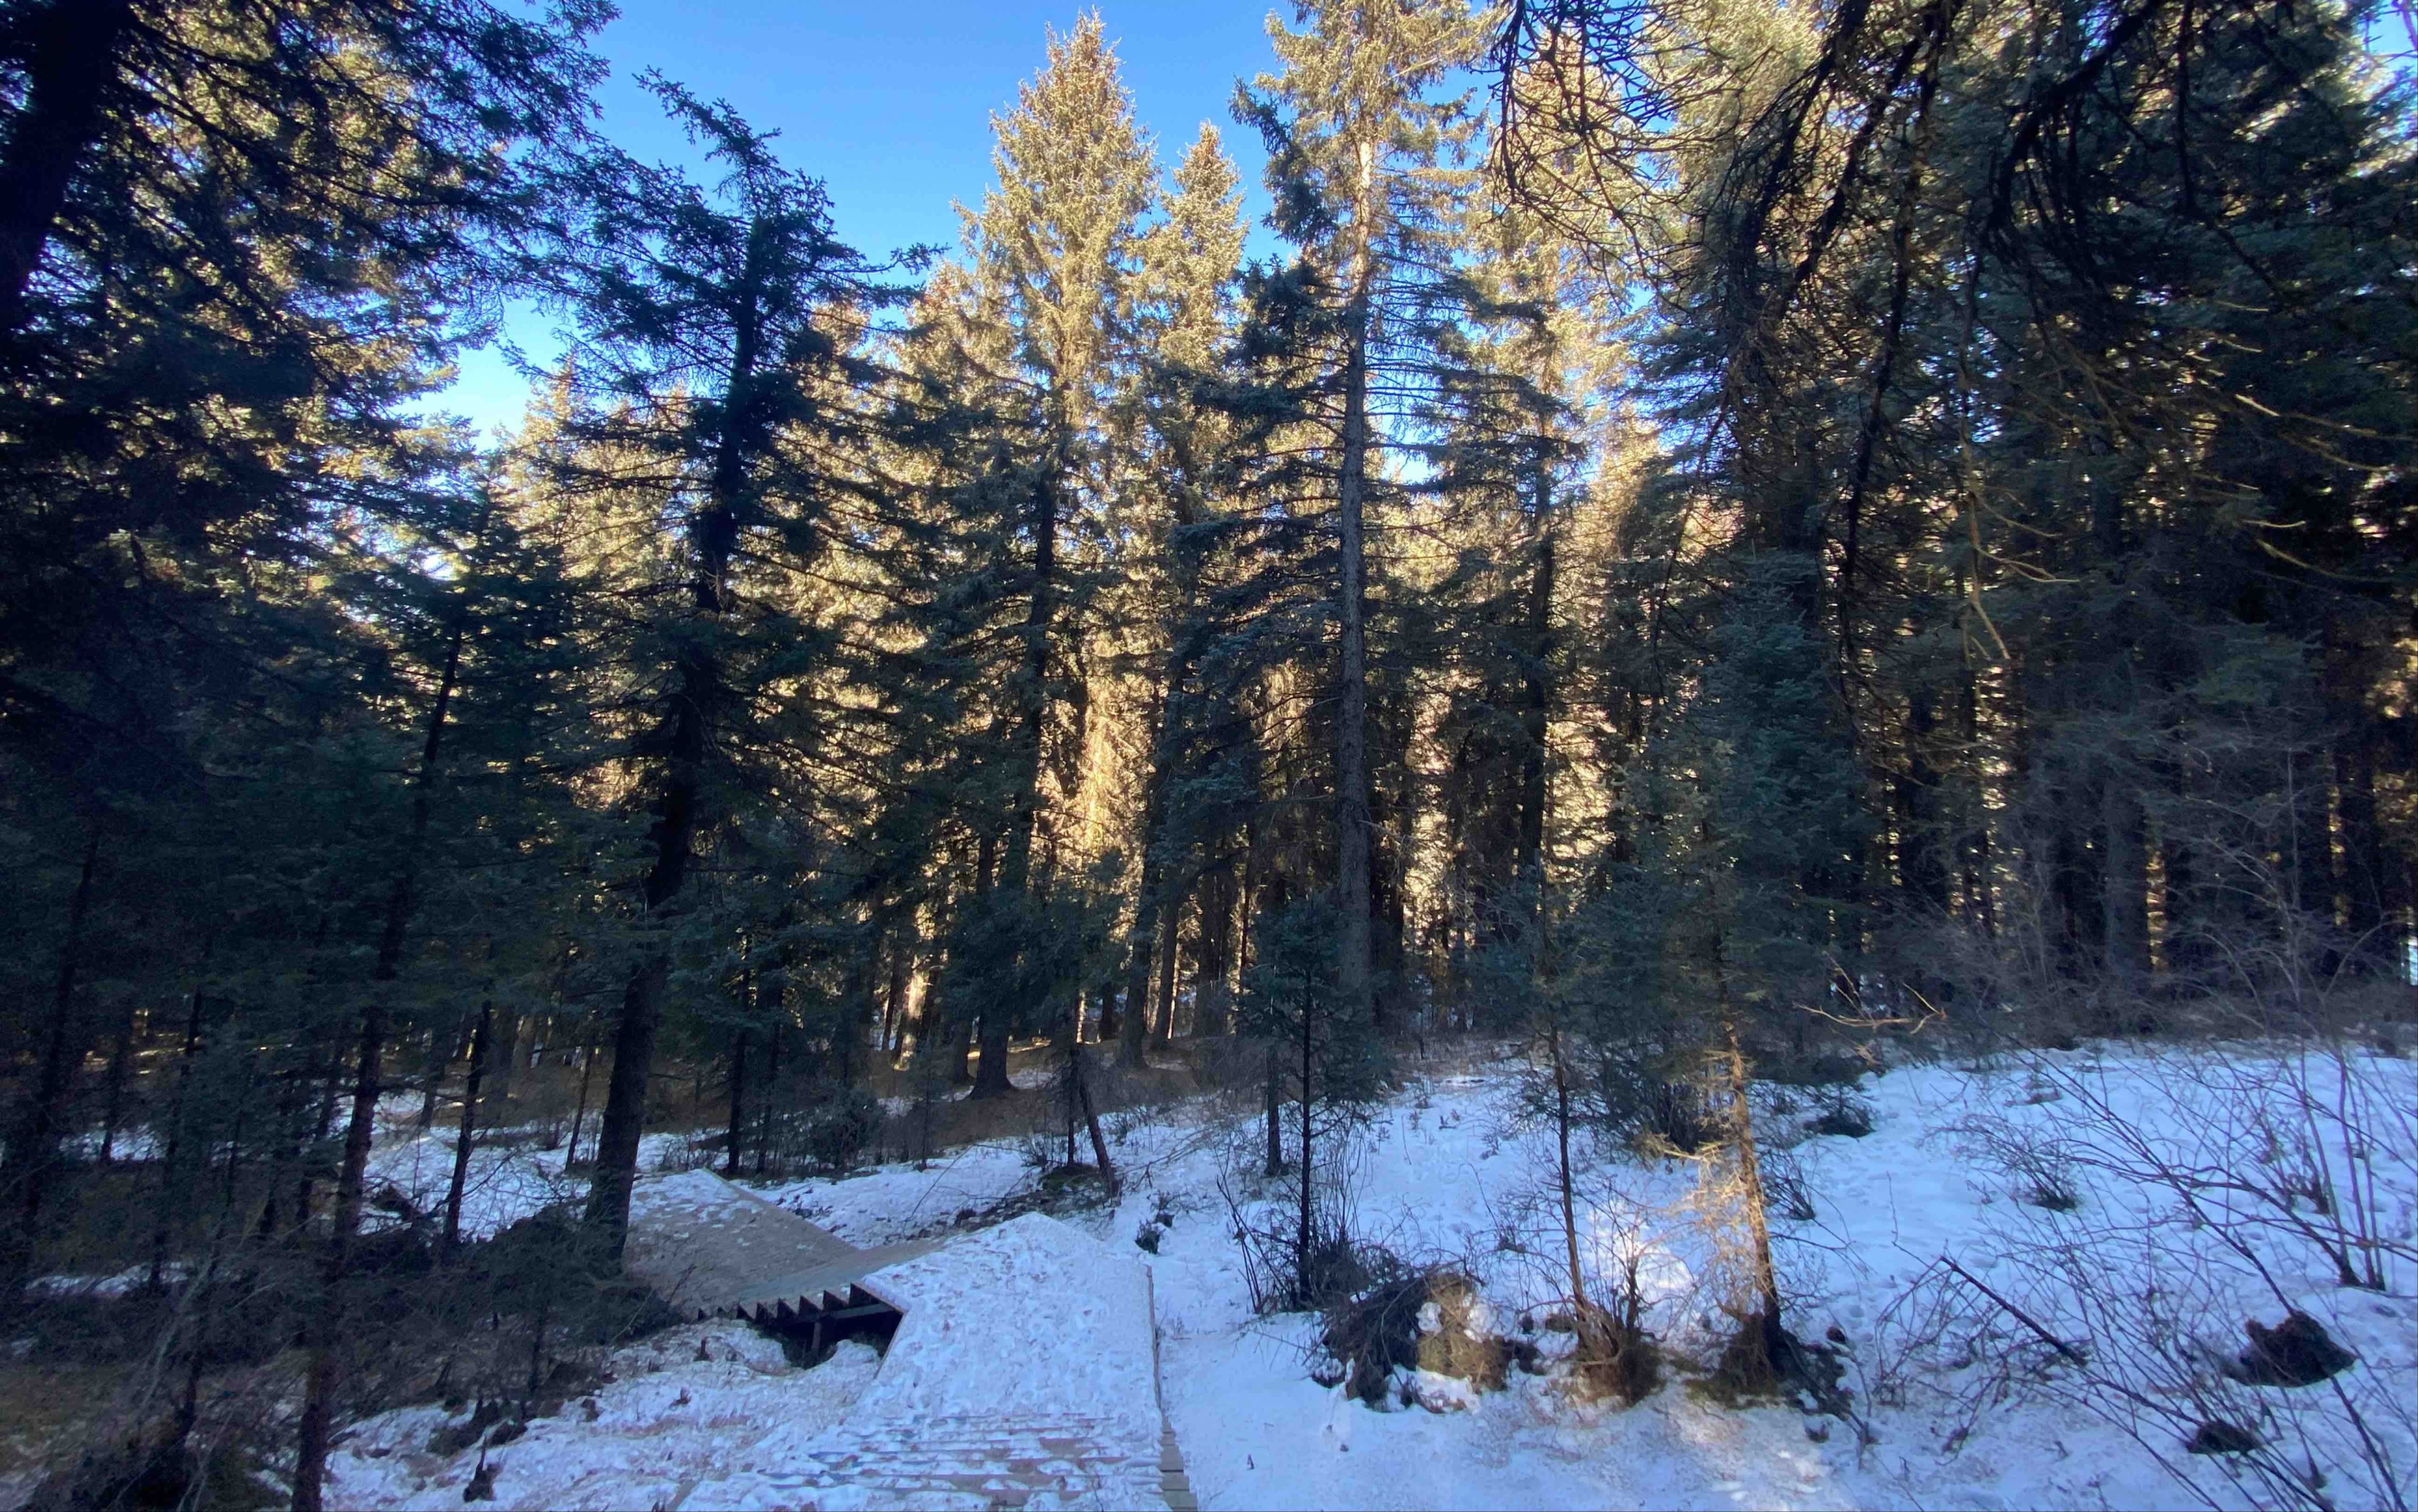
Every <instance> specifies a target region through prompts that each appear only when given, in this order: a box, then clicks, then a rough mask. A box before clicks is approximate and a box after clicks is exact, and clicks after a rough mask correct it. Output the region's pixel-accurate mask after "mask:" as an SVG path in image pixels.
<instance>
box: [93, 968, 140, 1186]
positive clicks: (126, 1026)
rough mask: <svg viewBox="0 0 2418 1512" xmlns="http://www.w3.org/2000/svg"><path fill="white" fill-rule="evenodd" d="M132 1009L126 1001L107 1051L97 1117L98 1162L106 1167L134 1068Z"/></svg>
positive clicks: (120, 1120) (122, 1117)
mask: <svg viewBox="0 0 2418 1512" xmlns="http://www.w3.org/2000/svg"><path fill="white" fill-rule="evenodd" d="M134 1016H135V1007H134V1004H133V1002H132V1001H131V1000H129V1001H128V1003H127V1004H126V1013H125V1015H124V1016H122V1017H120V1018H119V1019H118V1021H117V1037H116V1040H115V1044H113V1045H112V1046H111V1047H110V1051H109V1100H108V1101H107V1102H106V1103H105V1104H103V1105H102V1107H101V1114H100V1163H101V1164H102V1165H104V1166H106V1165H108V1164H109V1163H110V1161H111V1160H112V1158H113V1157H114V1155H115V1147H116V1144H117V1130H118V1127H119V1125H120V1124H121V1123H124V1122H125V1119H126V1082H127V1077H128V1074H129V1073H130V1071H131V1070H132V1069H133V1065H134Z"/></svg>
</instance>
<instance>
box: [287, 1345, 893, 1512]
mask: <svg viewBox="0 0 2418 1512" xmlns="http://www.w3.org/2000/svg"><path fill="white" fill-rule="evenodd" d="M700 1346H702V1348H703V1351H704V1352H705V1353H707V1354H708V1355H710V1356H711V1358H710V1359H707V1360H699V1359H698V1358H697V1357H696V1356H697V1354H698V1352H699V1348H700ZM607 1369H608V1373H609V1374H611V1375H612V1376H613V1377H615V1379H614V1380H613V1381H611V1382H609V1383H607V1384H605V1385H603V1386H601V1387H599V1388H598V1389H597V1390H596V1391H595V1392H594V1393H593V1394H591V1395H590V1396H589V1397H587V1398H585V1399H584V1402H583V1401H574V1402H573V1403H571V1404H569V1405H567V1406H566V1408H565V1409H564V1411H563V1412H562V1413H560V1414H559V1416H555V1417H546V1418H540V1419H538V1420H537V1421H535V1422H533V1423H531V1424H530V1425H529V1426H528V1432H527V1433H526V1434H524V1435H523V1436H521V1437H520V1438H518V1439H516V1440H514V1441H513V1442H512V1443H507V1444H504V1445H502V1446H500V1447H498V1448H495V1449H490V1450H485V1451H483V1455H484V1459H485V1460H486V1461H487V1462H488V1463H489V1464H490V1465H492V1466H493V1467H495V1469H496V1478H495V1492H496V1500H495V1503H494V1504H495V1505H496V1506H497V1507H499V1508H506V1507H532V1508H534V1507H566V1508H591V1507H593V1508H614V1507H644V1506H666V1505H671V1504H676V1503H677V1502H678V1500H679V1498H680V1497H681V1495H682V1494H684V1493H685V1492H686V1491H688V1490H689V1489H691V1488H693V1487H694V1486H695V1485H696V1483H697V1482H698V1481H700V1480H702V1479H704V1478H705V1477H706V1476H707V1475H709V1474H727V1473H729V1472H731V1471H733V1470H752V1469H758V1468H763V1469H777V1468H779V1467H780V1465H781V1463H782V1461H781V1459H779V1458H778V1456H779V1454H780V1452H781V1451H780V1445H782V1444H785V1443H787V1442H788V1437H787V1436H788V1435H795V1434H799V1433H808V1434H811V1433H813V1432H815V1431H816V1430H818V1429H820V1428H826V1427H829V1426H830V1425H832V1424H834V1423H836V1422H838V1421H840V1419H841V1418H842V1417H843V1416H844V1415H845V1414H846V1413H847V1411H848V1409H849V1406H850V1405H851V1404H852V1403H853V1402H854V1401H855V1400H856V1398H857V1397H858V1395H859V1394H860V1393H862V1392H863V1391H864V1390H865V1386H866V1385H867V1384H868V1383H870V1382H872V1380H873V1379H874V1377H875V1374H876V1372H877V1371H878V1370H879V1369H880V1355H878V1354H877V1353H876V1352H874V1350H873V1349H872V1347H871V1346H869V1345H866V1344H862V1343H858V1342H855V1341H853V1340H850V1341H848V1342H845V1343H842V1344H841V1345H840V1346H839V1348H838V1350H837V1351H836V1352H834V1354H833V1356H832V1358H830V1359H829V1360H827V1361H825V1362H824V1363H823V1364H821V1365H819V1366H817V1367H814V1368H813V1369H811V1370H800V1369H797V1368H794V1367H790V1366H789V1365H788V1364H787V1363H785V1361H784V1360H783V1358H782V1354H781V1348H780V1346H779V1345H778V1344H777V1343H776V1342H774V1341H773V1340H771V1339H768V1338H766V1337H764V1336H762V1335H760V1334H758V1333H757V1332H756V1331H755V1330H753V1329H751V1328H749V1327H747V1326H746V1325H744V1324H742V1323H734V1322H712V1323H697V1324H693V1325H690V1326H687V1327H683V1328H675V1329H671V1330H669V1331H667V1332H665V1333H662V1334H658V1335H655V1336H653V1337H651V1338H649V1339H647V1340H646V1341H644V1342H643V1343H640V1344H637V1345H635V1346H633V1347H631V1348H628V1349H623V1350H620V1351H617V1352H615V1353H614V1354H613V1356H612V1358H611V1362H610V1364H609V1366H608V1367H607ZM590 1404H592V1409H593V1415H592V1416H591V1415H590ZM466 1413H467V1408H466V1409H465V1410H464V1413H453V1414H449V1413H446V1412H445V1411H444V1410H443V1409H442V1408H440V1407H435V1406H430V1407H415V1408H406V1409H404V1410H403V1411H401V1412H395V1413H384V1414H382V1415H380V1416H378V1417H375V1418H373V1419H371V1420H370V1421H369V1422H367V1423H365V1424H362V1425H361V1426H360V1428H358V1429H356V1430H355V1431H354V1432H353V1433H351V1434H350V1435H348V1436H346V1437H345V1438H344V1440H343V1441H341V1443H340V1444H339V1446H338V1448H337V1449H336V1451H335V1452H334V1453H332V1454H330V1455H329V1461H328V1485H327V1502H328V1504H329V1505H330V1506H343V1507H426V1508H436V1507H457V1508H458V1507H459V1506H461V1504H462V1500H463V1498H462V1492H463V1489H464V1488H465V1487H467V1485H468V1483H469V1480H470V1477H471V1475H472V1474H473V1473H474V1472H475V1471H476V1470H477V1468H478V1466H479V1464H480V1462H481V1459H482V1451H481V1450H480V1449H477V1448H470V1449H465V1450H463V1451H462V1452H460V1453H458V1454H454V1455H451V1456H440V1455H436V1454H433V1453H431V1452H430V1451H429V1447H428V1444H429V1438H430V1435H431V1434H433V1433H435V1432H436V1430H437V1429H439V1428H443V1427H445V1426H446V1425H447V1424H448V1423H451V1422H460V1421H462V1420H463V1419H464V1416H465V1414H466Z"/></svg>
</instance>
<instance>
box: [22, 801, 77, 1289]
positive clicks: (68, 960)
mask: <svg viewBox="0 0 2418 1512" xmlns="http://www.w3.org/2000/svg"><path fill="white" fill-rule="evenodd" d="M99 858H100V823H99V820H98V819H94V820H89V821H87V822H86V824H85V826H84V864H83V865H82V866H80V867H79V868H77V871H76V885H75V892H74V893H72V894H70V895H69V900H68V927H67V934H66V936H65V937H64V938H63V939H61V940H60V941H59V970H58V973H57V975H56V976H55V977H54V978H53V982H52V990H51V1023H50V1031H49V1033H48V1035H47V1036H46V1037H45V1040H44V1043H43V1047H42V1068H41V1072H40V1075H39V1077H38V1079H37V1081H36V1082H35V1087H34V1101H33V1106H32V1107H30V1108H29V1109H28V1110H27V1112H26V1117H25V1122H24V1123H23V1126H21V1127H20V1128H19V1130H18V1133H17V1138H16V1140H15V1145H14V1148H13V1149H11V1150H10V1151H9V1152H8V1171H9V1174H10V1175H12V1176H16V1177H18V1178H19V1179H20V1180H21V1181H22V1182H23V1185H22V1186H21V1187H19V1188H18V1194H17V1217H18V1224H19V1229H18V1237H17V1240H16V1243H15V1245H12V1246H11V1247H14V1248H17V1249H19V1250H21V1251H22V1252H23V1253H21V1254H18V1255H12V1256H10V1257H8V1258H9V1259H10V1260H12V1261H15V1262H18V1263H17V1264H13V1265H11V1266H10V1267H9V1269H8V1272H7V1273H6V1274H5V1275H0V1284H6V1285H10V1286H13V1285H14V1282H15V1279H16V1275H17V1274H18V1267H19V1265H22V1264H23V1262H26V1261H29V1260H31V1259H32V1255H33V1243H34V1220H35V1219H36V1218H38V1217H39V1216H40V1215H41V1212H42V1203H43V1201H44V1200H45V1199H47V1198H48V1197H49V1195H50V1183H51V1177H52V1174H53V1170H54V1167H55V1166H56V1165H57V1163H58V1162H57V1154H58V1152H57V1149H56V1146H57V1144H58V1139H59V1133H60V1130H61V1128H62V1127H63V1125H64V1124H65V1123H66V1122H67V1112H68V1096H69V1093H70V1092H73V1091H74V1089H75V1073H76V1067H77V1065H78V1064H79V1063H80V1062H81V1061H83V1060H84V1047H83V1045H82V1044H81V1042H80V1041H79V1040H78V1039H77V1037H76V1032H75V999H76V976H77V974H78V973H79V972H80V971H81V970H83V967H84V922H85V920H86V918H87V917H89V915H90V913H91V910H92V874H93V869H94V866H95V864H96V863H98V862H99Z"/></svg>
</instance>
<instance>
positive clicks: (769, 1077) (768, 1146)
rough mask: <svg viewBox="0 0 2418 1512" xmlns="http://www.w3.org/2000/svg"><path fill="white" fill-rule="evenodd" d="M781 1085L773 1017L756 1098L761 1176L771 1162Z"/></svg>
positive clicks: (778, 1029) (778, 1026)
mask: <svg viewBox="0 0 2418 1512" xmlns="http://www.w3.org/2000/svg"><path fill="white" fill-rule="evenodd" d="M780 1085H781V1018H780V1016H779V1015H778V1014H775V1015H774V1016H773V1033H772V1037H771V1040H770V1042H769V1043H768V1044H767V1045H766V1046H764V1095H763V1096H762V1097H761V1098H760V1099H758V1101H760V1102H761V1103H762V1104H763V1105H764V1106H763V1109H762V1111H761V1112H760V1113H759V1114H758V1123H759V1124H760V1125H761V1126H762V1128H763V1134H762V1135H761V1137H759V1138H758V1139H757V1141H756V1174H757V1175H758V1176H761V1175H763V1174H764V1172H765V1170H766V1169H767V1168H770V1167H771V1165H772V1163H773V1098H774V1095H775V1093H776V1092H778V1091H779V1089H780Z"/></svg>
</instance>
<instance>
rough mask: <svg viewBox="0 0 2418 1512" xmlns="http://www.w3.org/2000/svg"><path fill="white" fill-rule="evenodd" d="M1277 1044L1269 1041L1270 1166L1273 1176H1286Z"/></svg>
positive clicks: (1281, 1088)
mask: <svg viewBox="0 0 2418 1512" xmlns="http://www.w3.org/2000/svg"><path fill="white" fill-rule="evenodd" d="M1277 1066H1278V1061H1277V1042H1276V1041H1275V1040H1274V1039H1270V1040H1269V1041H1268V1078H1267V1094H1268V1099H1267V1113H1268V1166H1267V1173H1268V1174H1269V1175H1271V1176H1281V1175H1283V1174H1284V1083H1283V1080H1282V1078H1281V1077H1279V1076H1278V1072H1277Z"/></svg>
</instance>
